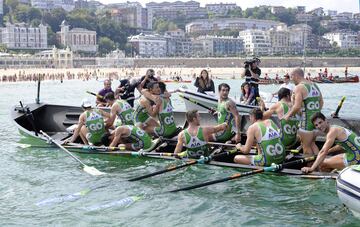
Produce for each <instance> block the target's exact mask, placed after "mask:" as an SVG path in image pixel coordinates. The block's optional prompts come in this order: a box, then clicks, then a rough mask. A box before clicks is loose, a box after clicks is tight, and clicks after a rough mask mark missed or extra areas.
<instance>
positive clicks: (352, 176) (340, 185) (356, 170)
mask: <svg viewBox="0 0 360 227" xmlns="http://www.w3.org/2000/svg"><path fill="white" fill-rule="evenodd" d="M336 189H337V193H338V196H339V198H340V200H341V201H342V202H343V203H344V204H345V205H346V206H347V207H348V208H349V209H350V210H351V211H352V212H353V213H354V216H356V217H358V218H360V165H355V166H350V167H347V168H346V169H344V170H343V171H341V173H340V174H339V176H338V178H337V180H336Z"/></svg>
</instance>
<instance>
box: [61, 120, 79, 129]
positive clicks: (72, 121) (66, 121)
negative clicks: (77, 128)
mask: <svg viewBox="0 0 360 227" xmlns="http://www.w3.org/2000/svg"><path fill="white" fill-rule="evenodd" d="M78 122H79V121H77V120H65V121H63V125H64V126H67V127H69V126H71V125H75V124H77V123H78Z"/></svg>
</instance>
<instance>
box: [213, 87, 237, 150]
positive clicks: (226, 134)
mask: <svg viewBox="0 0 360 227" xmlns="http://www.w3.org/2000/svg"><path fill="white" fill-rule="evenodd" d="M218 91H219V101H218V106H217V111H216V112H214V113H213V114H216V113H217V115H218V119H217V123H218V124H222V123H227V124H229V127H227V128H226V130H223V131H221V132H219V133H217V134H215V135H214V138H213V139H214V140H215V141H218V142H226V141H228V140H234V141H235V142H236V143H239V142H240V140H241V132H240V116H239V112H238V111H237V109H236V105H235V102H234V101H233V100H231V99H230V98H229V91H230V86H229V85H228V84H226V83H222V84H220V85H219V87H218ZM234 134H235V136H234Z"/></svg>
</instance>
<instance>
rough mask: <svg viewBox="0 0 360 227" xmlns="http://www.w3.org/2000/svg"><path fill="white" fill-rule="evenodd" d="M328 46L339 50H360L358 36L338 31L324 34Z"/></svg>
mask: <svg viewBox="0 0 360 227" xmlns="http://www.w3.org/2000/svg"><path fill="white" fill-rule="evenodd" d="M323 37H324V38H326V39H328V40H329V42H330V44H331V45H333V46H337V47H339V48H341V49H349V48H360V37H359V34H358V33H356V32H352V31H338V32H329V33H326V34H324V36H323Z"/></svg>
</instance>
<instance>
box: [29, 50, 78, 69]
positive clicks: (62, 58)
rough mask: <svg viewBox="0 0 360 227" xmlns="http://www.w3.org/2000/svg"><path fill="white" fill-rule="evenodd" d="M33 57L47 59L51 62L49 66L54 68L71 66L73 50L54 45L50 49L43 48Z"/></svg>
mask: <svg viewBox="0 0 360 227" xmlns="http://www.w3.org/2000/svg"><path fill="white" fill-rule="evenodd" d="M35 57H38V58H40V59H47V60H49V61H48V62H49V63H50V64H51V65H49V66H51V67H55V68H72V67H73V52H72V51H71V50H70V48H69V47H67V48H66V49H57V48H56V47H55V46H54V47H53V48H52V49H51V50H44V51H41V52H39V53H36V54H35Z"/></svg>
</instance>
